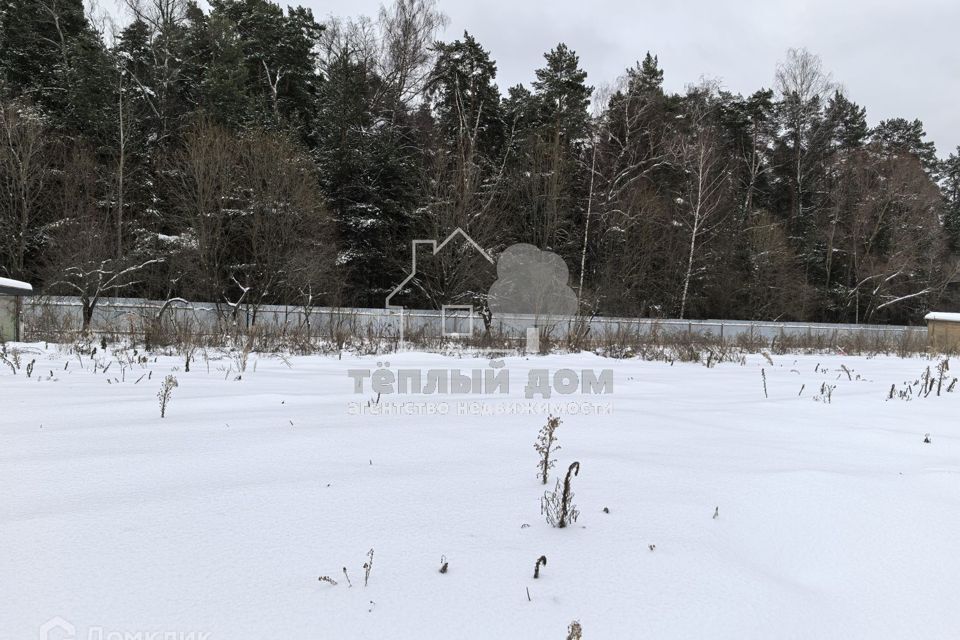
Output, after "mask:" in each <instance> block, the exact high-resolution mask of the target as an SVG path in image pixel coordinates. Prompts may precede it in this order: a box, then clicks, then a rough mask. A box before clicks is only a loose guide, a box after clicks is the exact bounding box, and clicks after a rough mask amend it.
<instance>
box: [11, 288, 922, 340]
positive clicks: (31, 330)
mask: <svg viewBox="0 0 960 640" xmlns="http://www.w3.org/2000/svg"><path fill="white" fill-rule="evenodd" d="M161 310H163V312H162V314H161ZM23 313H24V318H23V320H24V326H25V332H26V335H27V337H28V338H29V337H30V336H31V335H37V334H39V333H43V334H44V335H49V334H51V333H52V334H57V333H60V334H64V335H67V334H69V333H71V332H76V331H78V330H79V329H80V328H81V327H82V324H83V323H82V320H83V313H82V305H81V303H80V301H79V299H77V298H71V297H38V298H28V299H27V300H26V304H25V305H24V310H23ZM401 322H402V323H403V328H404V335H405V336H407V337H410V336H420V337H427V338H434V337H440V336H443V335H461V336H469V335H478V334H479V333H482V332H483V331H484V329H485V325H484V323H483V321H482V320H481V319H480V318H479V316H477V315H476V314H474V313H470V312H468V311H436V310H403V311H402V312H401V311H399V310H394V309H369V308H342V307H336V308H333V307H308V308H305V307H299V306H276V305H265V306H261V307H259V308H253V307H250V306H244V307H231V306H229V305H216V304H209V303H200V302H193V303H191V302H182V301H178V302H172V303H166V304H165V303H164V302H163V301H158V300H144V299H131V298H120V299H115V298H111V299H106V300H102V301H100V302H99V304H98V305H97V306H96V307H95V309H94V312H93V316H92V318H91V323H90V329H91V330H93V331H95V332H112V333H116V334H131V335H133V334H139V333H142V332H143V330H144V328H145V327H147V326H151V325H152V326H159V325H162V326H164V327H166V328H168V329H170V330H176V328H178V327H179V328H183V327H188V328H189V330H190V331H191V332H192V333H193V334H194V335H200V336H214V335H222V334H223V332H224V331H227V330H230V329H231V328H232V329H236V328H242V329H247V328H251V327H257V328H261V329H263V330H266V331H272V332H275V333H289V332H307V333H308V334H309V335H316V336H318V337H323V336H326V335H332V334H333V333H334V332H337V331H342V332H354V333H357V332H363V333H368V334H369V333H375V334H376V335H379V336H383V337H386V338H396V337H399V335H400V327H401ZM531 326H538V327H541V328H542V329H543V330H545V331H547V332H551V331H553V332H555V333H556V334H558V335H566V334H567V333H568V332H571V331H576V332H579V333H580V334H581V335H584V334H589V335H591V336H604V335H606V336H610V335H636V336H644V335H647V334H652V333H657V332H659V334H661V335H673V334H684V333H686V334H696V335H704V336H712V337H715V338H721V339H725V340H736V339H750V340H764V339H766V340H772V339H775V338H778V337H790V338H807V339H817V338H819V339H824V340H831V341H838V340H841V339H843V338H846V337H853V336H861V337H867V338H870V339H874V340H882V341H888V342H895V341H903V340H917V339H923V340H925V338H926V328H925V327H911V326H896V325H864V324H825V323H798V322H762V321H749V320H674V319H648V318H608V317H592V318H584V317H576V318H550V317H546V318H544V317H536V316H532V315H524V314H507V315H500V316H496V317H494V318H492V320H491V321H490V331H491V333H493V334H495V335H499V336H503V337H507V338H521V337H523V336H524V334H525V332H526V329H527V328H528V327H531Z"/></svg>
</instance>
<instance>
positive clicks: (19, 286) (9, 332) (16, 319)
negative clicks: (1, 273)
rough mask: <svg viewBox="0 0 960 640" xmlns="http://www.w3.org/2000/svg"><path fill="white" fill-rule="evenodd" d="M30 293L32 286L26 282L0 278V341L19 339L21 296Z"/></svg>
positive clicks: (21, 309) (21, 308) (30, 294)
mask: <svg viewBox="0 0 960 640" xmlns="http://www.w3.org/2000/svg"><path fill="white" fill-rule="evenodd" d="M32 295H33V287H31V286H30V285H29V284H27V283H26V282H20V281H19V280H10V279H8V278H0V342H5V341H7V340H13V341H18V340H20V327H21V322H20V319H21V312H22V311H23V298H24V296H32Z"/></svg>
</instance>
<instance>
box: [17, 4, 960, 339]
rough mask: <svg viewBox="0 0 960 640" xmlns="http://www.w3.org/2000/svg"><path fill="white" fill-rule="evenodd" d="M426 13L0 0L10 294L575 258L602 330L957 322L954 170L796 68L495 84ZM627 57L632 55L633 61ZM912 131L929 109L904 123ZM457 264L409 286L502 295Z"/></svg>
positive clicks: (348, 287) (547, 63)
mask: <svg viewBox="0 0 960 640" xmlns="http://www.w3.org/2000/svg"><path fill="white" fill-rule="evenodd" d="M444 26H445V17H444V16H443V14H442V13H441V12H440V9H439V8H438V7H437V6H436V5H435V4H434V3H433V2H432V0H394V4H392V5H389V6H385V7H384V8H382V9H381V11H380V12H379V14H378V15H377V16H374V17H370V18H335V17H330V18H324V19H318V18H317V17H315V16H314V15H313V14H312V13H311V11H310V10H309V9H305V8H302V7H296V8H288V9H286V10H284V9H281V7H279V6H278V5H275V4H273V3H271V2H269V1H267V0H211V2H210V4H209V9H207V10H204V9H201V8H199V7H198V6H197V4H195V3H194V2H192V1H188V0H128V2H127V6H126V12H125V14H124V19H123V20H122V22H121V23H115V22H113V21H111V20H108V19H104V18H103V17H102V16H99V17H98V16H96V15H94V14H93V13H91V12H88V11H87V10H86V8H85V7H84V5H83V2H82V0H0V29H2V31H0V185H2V187H0V275H3V276H7V277H13V278H18V279H23V280H28V281H31V282H33V283H35V284H36V285H38V286H40V287H41V288H42V289H43V290H44V291H45V292H48V293H60V294H65V295H76V296H80V297H81V298H82V299H83V300H84V302H85V305H86V307H87V312H88V314H89V311H90V309H92V308H93V306H94V305H95V304H96V303H97V301H98V300H99V299H101V298H102V297H104V296H114V295H121V296H143V297H150V298H170V297H173V296H180V297H184V298H187V299H191V300H203V301H210V302H217V303H222V304H225V305H228V304H229V305H236V304H243V305H251V306H253V307H254V308H256V307H258V306H259V305H261V304H266V303H279V304H292V305H311V304H324V305H331V306H332V305H350V306H375V307H378V306H382V305H383V300H384V296H385V295H386V293H387V292H388V291H389V290H390V289H391V288H392V287H393V286H394V285H395V284H396V283H397V282H398V281H400V280H402V278H403V277H404V275H405V273H406V270H407V269H408V266H409V242H410V240H411V239H412V238H442V237H444V236H445V235H446V234H448V233H449V232H450V231H452V230H453V229H455V228H456V227H461V228H462V229H464V230H466V231H467V232H468V233H469V234H470V235H471V236H472V237H473V238H474V239H476V241H477V242H478V243H479V244H480V245H482V246H483V247H485V248H487V249H488V250H489V251H490V252H491V253H492V254H494V255H496V254H497V253H498V252H500V251H502V250H503V249H505V248H506V247H508V246H510V245H512V244H514V243H517V242H527V243H531V244H534V245H536V246H538V247H540V248H543V249H549V250H551V251H554V252H556V253H558V254H560V255H561V256H562V257H563V258H564V259H565V261H566V263H567V265H568V266H569V269H570V286H571V287H572V288H573V289H574V291H575V292H576V294H577V297H578V299H579V301H580V304H581V309H582V310H583V312H584V313H588V314H592V313H599V314H602V315H623V316H645V317H646V316H653V317H657V316H660V317H683V318H688V317H689V318H696V317H715V318H742V319H771V320H772V319H781V320H811V321H839V322H897V323H916V322H918V321H919V320H920V317H921V314H922V312H924V311H926V310H927V309H930V308H933V307H938V308H949V307H950V306H951V305H954V306H955V305H956V304H957V303H958V300H957V288H958V285H957V281H958V280H960V277H958V262H960V261H958V255H960V254H958V248H960V151H958V152H957V153H953V154H951V155H949V157H947V159H946V160H942V159H941V156H938V154H937V152H936V149H935V147H934V143H933V142H932V141H930V140H928V139H927V137H926V134H925V132H924V127H923V124H922V123H921V122H920V121H919V120H916V119H913V118H912V117H904V118H894V119H889V120H884V121H881V122H879V124H877V125H876V126H875V127H872V128H871V127H870V126H869V125H868V120H867V114H866V109H865V107H863V106H861V105H858V104H856V103H855V102H853V101H852V99H851V98H850V97H848V96H847V95H845V93H844V92H843V90H842V89H841V87H840V85H839V84H837V83H836V82H835V80H834V79H833V77H832V76H831V74H830V73H829V72H828V71H827V70H826V69H825V67H824V65H823V63H822V62H821V60H820V59H819V58H818V57H817V56H816V55H814V54H812V53H810V52H808V51H806V50H802V49H801V50H789V51H786V52H785V53H784V57H783V59H782V60H780V61H779V62H778V61H774V60H772V61H771V79H772V84H771V86H770V87H769V88H761V89H759V90H757V91H756V92H755V93H753V94H751V95H747V96H743V95H738V94H734V93H730V92H728V91H726V90H724V89H723V88H722V87H721V86H719V85H718V84H716V83H711V82H705V81H700V82H698V83H696V84H692V85H690V86H689V87H688V89H687V90H686V91H684V92H681V93H679V94H678V93H671V92H668V91H666V90H665V89H664V85H663V80H664V70H663V69H662V68H661V66H660V63H659V61H658V59H657V57H656V55H653V54H651V53H646V54H645V55H644V52H643V51H639V52H638V58H639V60H638V61H637V62H636V63H634V64H631V65H630V66H627V67H626V68H625V70H624V72H623V75H622V77H620V78H619V79H617V80H616V81H615V82H613V83H612V84H601V83H599V82H598V83H597V84H596V85H595V86H592V85H591V82H594V81H595V79H588V78H587V74H586V73H585V72H584V71H583V69H582V68H581V66H580V62H579V59H578V56H577V54H576V53H575V51H574V50H573V49H572V48H571V47H570V46H568V45H567V44H563V43H560V44H558V45H557V46H556V47H554V48H553V49H552V50H550V51H548V52H546V53H545V54H544V59H543V63H542V66H540V68H538V69H535V70H533V71H532V75H531V81H530V83H529V84H528V85H517V86H514V87H510V88H509V89H507V90H506V91H502V90H501V89H500V88H499V87H498V85H497V83H496V73H497V67H496V62H495V60H494V59H493V58H492V56H491V53H490V51H488V50H487V49H485V48H484V47H483V44H482V43H481V42H478V41H477V40H476V39H475V38H474V37H472V36H471V35H469V34H468V33H464V34H463V35H462V36H461V37H459V38H457V39H451V40H449V41H440V40H438V38H439V37H440V34H441V33H442V32H443V28H444ZM625 62H629V61H625ZM904 115H906V116H910V114H904ZM467 254H468V251H467V249H465V248H461V249H457V250H454V251H451V252H450V255H443V256H438V257H437V259H436V264H435V265H433V267H432V272H431V273H430V274H424V276H423V277H418V278H417V279H415V280H414V281H412V282H411V285H410V286H411V291H410V292H409V293H410V296H411V297H412V298H415V299H419V300H420V301H422V302H423V303H424V304H429V303H432V302H438V301H442V302H444V303H457V302H459V303H463V302H465V301H469V302H473V303H477V304H480V305H482V304H483V287H482V285H481V284H480V283H478V282H476V275H475V274H476V270H475V269H474V268H472V267H471V266H470V264H471V263H470V260H469V257H468V255H467Z"/></svg>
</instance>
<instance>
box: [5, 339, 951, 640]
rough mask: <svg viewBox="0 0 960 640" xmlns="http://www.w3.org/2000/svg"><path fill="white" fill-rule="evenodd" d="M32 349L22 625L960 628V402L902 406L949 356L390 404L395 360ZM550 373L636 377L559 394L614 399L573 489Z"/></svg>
mask: <svg viewBox="0 0 960 640" xmlns="http://www.w3.org/2000/svg"><path fill="white" fill-rule="evenodd" d="M20 348H21V349H23V350H24V353H22V354H21V355H20V359H21V368H20V370H19V371H18V372H17V373H16V375H14V373H13V372H12V371H11V369H10V368H9V367H8V366H6V365H5V364H3V363H2V362H0V486H2V488H3V490H2V493H0V590H2V593H3V597H2V598H0V638H3V639H7V638H10V639H12V640H24V639H29V638H36V637H38V633H40V629H41V626H42V625H44V624H45V623H46V622H47V621H49V620H51V619H55V621H54V623H53V624H54V625H56V624H60V625H61V627H60V628H58V629H53V630H52V631H50V634H49V638H57V639H61V638H68V637H76V638H88V637H90V636H91V635H92V636H93V637H97V634H100V635H101V636H102V637H103V638H104V639H108V638H120V637H127V636H124V635H123V634H129V635H132V634H136V633H140V634H142V637H151V636H148V635H147V634H148V633H156V634H159V635H157V636H156V637H160V638H162V637H165V636H164V635H163V634H164V633H167V634H180V635H181V636H183V637H187V636H188V635H189V634H191V633H192V634H194V637H195V638H197V639H201V638H208V639H209V640H245V639H250V640H263V639H284V640H285V639H293V638H388V637H389V638H394V637H395V638H431V639H432V638H485V639H486V638H544V639H556V640H563V638H565V637H566V636H567V626H568V624H569V623H570V622H571V621H572V620H579V621H580V623H581V625H582V628H583V637H584V638H585V639H587V640H590V639H593V638H611V639H624V638H738V639H739V638H805V639H807V638H844V639H850V638H871V639H872V638H925V639H931V638H956V637H958V634H960V608H958V607H957V606H956V602H957V593H958V592H960V422H958V420H957V416H958V409H960V389H957V390H954V392H951V393H946V387H947V383H948V382H949V380H950V379H952V377H951V378H948V380H947V382H945V383H944V385H943V394H942V395H941V396H939V397H938V396H937V395H936V392H935V391H934V392H933V393H931V394H930V396H929V397H920V398H917V397H914V398H913V399H912V400H909V401H907V400H903V399H900V398H894V399H892V400H888V394H889V393H890V387H891V385H893V384H896V385H897V389H898V390H901V389H903V388H904V386H903V385H904V383H905V382H906V383H911V382H914V381H917V380H918V379H919V378H920V376H921V374H922V373H923V372H924V370H925V369H926V368H927V367H928V366H930V367H931V368H934V367H935V366H936V360H928V359H921V358H914V359H897V358H893V357H884V356H878V357H875V358H865V357H846V356H824V355H803V356H797V355H783V356H777V355H774V356H771V358H772V362H773V363H772V364H771V363H770V362H768V361H767V360H766V359H765V357H764V356H762V355H757V356H747V357H746V359H745V361H744V362H736V363H722V364H719V365H716V366H715V367H713V368H707V367H705V366H703V365H702V364H683V363H679V362H678V363H676V364H673V365H672V366H671V364H670V363H661V362H642V361H636V360H608V359H603V358H600V357H597V356H594V355H589V354H586V355H585V354H581V355H557V356H549V357H538V358H531V359H526V358H521V357H513V358H506V359H505V365H506V369H508V370H509V372H510V380H511V384H510V394H509V395H508V396H496V397H494V398H492V399H490V398H486V397H478V396H465V395H437V394H434V395H431V396H425V395H424V396H413V397H411V396H404V397H403V400H405V401H408V400H413V401H422V402H426V401H429V402H431V403H439V402H446V403H447V406H448V409H449V412H448V413H447V414H446V415H440V414H439V413H433V414H431V415H417V412H416V411H414V412H412V413H413V415H405V414H401V415H376V414H373V413H372V412H371V411H370V410H368V409H367V407H366V403H367V402H368V401H371V398H372V397H373V396H374V395H375V394H371V393H369V391H368V388H367V387H365V391H366V392H365V393H363V394H355V393H354V381H353V380H352V379H351V378H350V377H349V376H348V374H347V370H348V369H362V368H370V369H371V370H375V369H376V368H377V363H378V362H380V361H382V360H383V358H375V357H369V358H359V357H347V356H345V357H344V358H343V360H338V359H336V358H331V357H321V356H311V357H289V358H281V357H278V356H269V355H264V354H259V355H258V354H252V355H251V356H250V361H249V363H248V365H247V370H246V372H245V373H244V374H243V375H242V378H241V379H240V380H236V379H235V378H236V367H237V363H236V358H231V357H230V356H227V355H222V354H221V355H214V354H209V361H205V359H204V358H203V357H202V356H198V358H197V360H196V361H195V362H194V363H193V367H192V371H191V372H189V373H188V372H185V371H184V370H183V361H182V359H181V358H179V357H174V356H170V357H160V358H159V359H158V360H157V361H154V360H153V358H152V357H151V359H150V361H149V362H148V363H145V364H144V363H133V362H132V361H131V358H132V354H130V353H128V354H127V355H126V356H121V357H119V358H118V357H117V356H116V355H114V354H104V353H102V352H101V353H99V354H97V355H96V356H94V358H92V359H91V357H90V356H81V357H79V358H78V357H77V355H76V354H74V353H72V352H70V351H69V350H67V349H65V348H64V349H56V348H53V347H51V348H50V349H46V350H45V349H43V346H42V345H20ZM9 349H10V345H8V350H9ZM387 359H389V361H390V367H391V369H394V370H396V369H398V368H406V369H413V368H416V369H422V370H428V369H438V368H462V369H467V370H469V369H473V368H479V369H483V368H485V367H486V366H487V364H488V361H486V360H483V359H468V358H462V359H458V358H451V357H445V356H440V355H434V354H416V353H409V354H403V355H394V356H390V357H388V358H387ZM31 360H36V363H35V365H34V366H33V370H32V376H31V377H30V378H28V377H27V375H26V371H25V369H26V366H27V364H28V363H29V362H30V361H31ZM124 360H126V361H127V362H128V364H127V365H126V366H121V363H122V362H123V361H124ZM97 362H98V364H97V370H96V371H94V365H95V363H97ZM111 362H112V364H110V368H109V369H108V370H107V371H106V372H104V371H103V367H104V366H106V365H107V364H109V363H111ZM841 365H842V366H843V367H846V368H847V369H848V370H849V372H850V373H849V375H848V374H847V372H845V371H844V370H843V369H842V368H841ZM531 368H537V369H549V370H551V371H557V370H559V369H564V368H570V369H573V370H576V371H581V370H584V369H593V370H597V371H600V370H602V369H605V368H611V369H613V372H614V378H613V380H614V386H613V393H612V394H609V395H604V396H600V397H598V396H588V395H573V396H565V397H563V398H562V399H560V398H557V397H554V398H551V401H555V400H556V401H561V402H562V403H563V404H564V405H565V406H567V408H569V403H571V402H574V403H576V402H580V401H583V402H591V403H595V404H596V405H600V406H601V408H602V411H600V412H599V414H597V413H593V414H590V415H582V414H567V415H561V418H562V420H563V423H562V424H561V426H560V428H559V429H558V431H557V436H558V438H559V442H560V445H561V446H562V449H561V450H560V451H559V452H558V453H557V459H558V463H557V466H556V468H555V469H554V470H553V473H552V476H551V480H550V484H549V485H548V486H547V487H544V486H543V485H541V484H540V483H539V481H538V479H537V477H536V473H537V469H536V466H537V453H536V452H535V451H534V449H533V444H534V442H535V440H536V438H537V433H538V431H539V429H540V428H541V427H542V426H543V424H544V423H545V421H546V414H545V413H541V412H539V411H540V410H541V409H543V408H544V406H543V405H544V402H545V401H544V400H542V399H539V398H538V399H535V400H532V401H527V400H525V399H524V383H525V382H526V380H527V375H528V370H529V369H531ZM761 370H763V372H764V374H765V376H766V385H767V393H768V395H769V397H765V396H764V387H763V376H762V374H761ZM51 374H52V377H51ZM168 374H172V375H174V376H176V378H177V381H178V387H177V388H175V389H173V392H172V398H171V400H170V402H169V405H168V408H167V416H166V418H164V419H161V417H160V407H159V402H158V398H157V393H158V392H159V391H160V387H161V384H162V380H163V379H164V377H165V376H166V375H168ZM143 376H147V377H143ZM108 380H109V381H110V383H108ZM138 380H139V382H138ZM367 383H369V380H367ZM824 383H826V384H828V385H834V386H835V389H834V390H833V391H832V397H831V398H830V402H827V398H826V397H825V393H821V390H822V385H823V384H824ZM921 384H922V382H921ZM801 389H803V391H802V392H801ZM917 390H918V387H917V386H916V385H915V391H917ZM817 396H819V397H817ZM394 399H396V398H395V397H390V396H383V397H382V398H381V406H383V405H384V404H385V403H387V402H389V401H391V400H394ZM461 401H468V402H469V401H477V402H480V403H481V404H482V403H489V404H488V405H486V406H491V407H500V408H501V410H502V412H501V413H500V414H499V415H498V414H494V415H482V414H475V413H474V412H473V411H472V410H467V411H466V412H465V413H464V414H462V415H461V411H460V408H461V407H463V406H469V405H461V404H460V403H461ZM351 403H357V404H354V405H351ZM351 406H352V407H353V408H354V410H352V411H351ZM357 406H359V407H360V408H361V409H362V411H357V410H356V407H357ZM437 406H439V405H437ZM524 406H526V407H527V408H528V409H529V410H530V412H527V413H521V412H518V411H517V409H518V407H520V408H522V407H524ZM574 406H579V407H581V408H582V405H576V404H575V405H574ZM926 433H929V434H930V442H929V443H925V442H924V436H925V434H926ZM573 461H579V462H580V465H581V468H580V473H579V476H577V477H575V478H573V490H574V491H575V499H574V502H575V503H576V504H577V506H578V507H579V510H580V517H579V519H578V520H577V522H576V523H575V524H573V525H572V526H570V527H568V528H566V529H557V528H552V527H551V526H550V525H548V524H547V522H546V521H545V520H544V518H543V516H542V515H541V512H540V499H541V497H542V496H543V493H544V490H545V489H547V488H551V489H552V488H553V483H554V478H555V477H558V476H562V474H563V473H564V472H565V471H566V469H567V467H568V465H569V464H570V463H571V462H573ZM605 509H606V510H607V511H608V512H606V511H605ZM715 515H717V517H714V516H715ZM651 545H653V549H652V550H651V548H650V546H651ZM370 549H374V551H375V554H374V558H373V563H372V567H371V569H370V574H369V581H368V584H367V586H364V568H363V565H364V563H365V562H367V559H368V558H367V553H368V551H369V550H370ZM540 555H546V556H547V558H548V564H547V565H546V566H545V567H544V568H543V569H542V573H541V576H540V578H539V579H537V580H534V579H533V569H534V563H535V560H536V559H537V558H538V557H539V556H540ZM441 558H444V559H445V561H446V562H447V563H448V567H449V568H448V571H447V572H446V573H440V572H439V568H440V566H441ZM344 567H346V569H347V572H348V575H349V578H350V581H351V583H352V587H351V586H348V585H347V579H346V577H345V576H344V573H343V568H344ZM320 576H329V577H330V578H331V579H333V580H335V581H336V582H337V584H336V585H334V584H330V583H328V582H322V581H320V580H319V579H318V578H319V577H320ZM56 618H59V619H60V620H56ZM44 631H45V630H44ZM71 634H72V635H71ZM110 634H114V635H113V636H111V635H110ZM118 634H119V635H118ZM40 637H44V636H43V635H41V636H40ZM171 637H179V636H176V635H173V636H171Z"/></svg>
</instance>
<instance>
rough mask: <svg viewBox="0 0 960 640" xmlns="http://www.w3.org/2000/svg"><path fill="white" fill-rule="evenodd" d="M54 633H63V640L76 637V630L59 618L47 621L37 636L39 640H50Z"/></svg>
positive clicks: (70, 639) (71, 639)
mask: <svg viewBox="0 0 960 640" xmlns="http://www.w3.org/2000/svg"><path fill="white" fill-rule="evenodd" d="M54 631H63V633H64V636H63V637H64V640H73V638H75V637H76V635H77V628H76V627H74V626H73V625H72V624H70V622H69V621H67V620H64V619H63V618H61V617H60V616H57V617H55V618H51V619H49V620H47V621H46V622H45V623H44V624H43V625H42V626H41V627H40V631H39V634H38V636H37V637H38V638H39V639H40V640H52V638H53V636H52V635H51V634H52V633H53V632H54Z"/></svg>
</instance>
